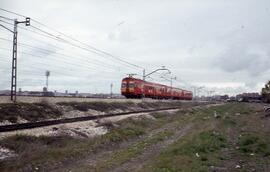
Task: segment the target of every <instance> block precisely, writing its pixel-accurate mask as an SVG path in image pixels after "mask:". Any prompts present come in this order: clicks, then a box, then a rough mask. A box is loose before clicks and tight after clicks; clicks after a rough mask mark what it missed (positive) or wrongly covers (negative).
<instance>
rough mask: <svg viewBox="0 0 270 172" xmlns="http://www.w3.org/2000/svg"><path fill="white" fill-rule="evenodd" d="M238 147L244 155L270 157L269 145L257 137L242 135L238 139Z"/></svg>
mask: <svg viewBox="0 0 270 172" xmlns="http://www.w3.org/2000/svg"><path fill="white" fill-rule="evenodd" d="M238 145H239V147H240V151H241V152H242V153H245V154H251V153H254V154H259V155H261V156H265V157H266V156H270V146H269V143H268V142H267V141H266V140H265V139H264V138H262V137H259V136H258V135H254V134H253V135H252V134H248V135H244V136H242V137H240V138H239V141H238Z"/></svg>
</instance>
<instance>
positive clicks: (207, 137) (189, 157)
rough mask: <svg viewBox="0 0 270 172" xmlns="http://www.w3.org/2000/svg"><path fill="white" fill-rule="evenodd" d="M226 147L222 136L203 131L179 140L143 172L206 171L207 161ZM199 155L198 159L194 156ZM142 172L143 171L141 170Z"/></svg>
mask: <svg viewBox="0 0 270 172" xmlns="http://www.w3.org/2000/svg"><path fill="white" fill-rule="evenodd" d="M225 146H226V139H225V137H224V136H223V135H220V134H214V133H213V131H204V132H201V133H199V134H195V135H193V136H187V137H185V139H184V141H183V140H182V139H180V140H179V141H177V142H176V143H174V144H173V145H171V146H169V148H168V149H167V150H166V151H164V152H162V153H161V154H160V155H159V156H158V157H157V158H156V159H155V162H154V164H151V165H150V166H148V167H147V166H146V167H145V168H146V169H144V170H145V171H162V172H163V171H169V172H171V171H172V172H173V171H207V168H208V165H209V162H208V161H209V160H210V159H212V156H214V154H215V155H216V153H217V152H218V151H219V150H221V149H222V148H224V147H225ZM196 154H197V155H199V157H197V156H196ZM142 171H143V170H142Z"/></svg>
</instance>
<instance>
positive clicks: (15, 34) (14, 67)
mask: <svg viewBox="0 0 270 172" xmlns="http://www.w3.org/2000/svg"><path fill="white" fill-rule="evenodd" d="M20 23H25V26H30V18H29V17H27V18H25V21H17V19H15V20H14V30H13V51H12V67H11V70H12V72H11V90H10V99H11V101H14V102H16V92H17V52H18V51H17V41H18V31H17V27H18V24H20Z"/></svg>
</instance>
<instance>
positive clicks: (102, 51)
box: [0, 8, 144, 69]
mask: <svg viewBox="0 0 270 172" xmlns="http://www.w3.org/2000/svg"><path fill="white" fill-rule="evenodd" d="M0 10H2V11H5V12H8V13H11V14H15V15H18V16H21V17H26V16H25V15H22V14H18V13H15V12H12V11H9V10H6V9H3V8H0ZM32 21H33V22H36V23H37V24H39V25H41V26H43V27H46V28H48V29H50V30H53V31H55V32H57V33H59V34H61V35H63V36H65V37H67V38H69V39H71V40H73V41H75V42H78V43H80V44H82V45H84V46H87V47H88V48H90V49H93V50H95V51H97V52H100V53H103V54H105V55H107V56H109V57H111V58H114V59H117V60H119V61H121V62H123V63H126V64H128V65H131V66H134V67H136V68H140V69H144V67H141V66H139V65H136V64H133V63H130V62H128V61H126V60H123V59H122V58H120V57H117V56H114V55H112V54H111V53H109V52H106V51H104V50H100V49H98V48H96V47H94V46H91V45H88V44H86V43H84V42H82V41H79V40H77V39H75V38H73V37H71V36H68V35H66V34H64V33H62V32H60V31H58V30H56V29H54V28H51V27H49V26H47V25H45V24H43V23H41V22H39V21H38V20H35V19H32ZM31 27H33V28H36V29H38V30H40V31H41V32H43V33H47V34H49V35H51V34H50V33H48V32H46V31H43V30H42V29H39V28H37V27H34V26H31ZM56 37H57V36H56ZM57 38H59V37H57ZM61 39H62V40H63V38H61ZM68 42H69V41H68ZM91 52H92V51H91Z"/></svg>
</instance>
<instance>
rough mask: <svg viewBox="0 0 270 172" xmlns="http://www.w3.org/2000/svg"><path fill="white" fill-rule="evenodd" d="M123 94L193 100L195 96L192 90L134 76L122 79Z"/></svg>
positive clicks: (134, 96)
mask: <svg viewBox="0 0 270 172" xmlns="http://www.w3.org/2000/svg"><path fill="white" fill-rule="evenodd" d="M121 94H122V95H123V96H125V97H126V98H143V97H148V98H153V99H175V100H192V96H193V95H192V92H191V91H187V90H183V89H179V88H174V87H169V86H166V85H162V84H157V83H152V82H147V81H144V80H141V79H136V78H133V77H127V78H124V79H123V80H122V86H121Z"/></svg>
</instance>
